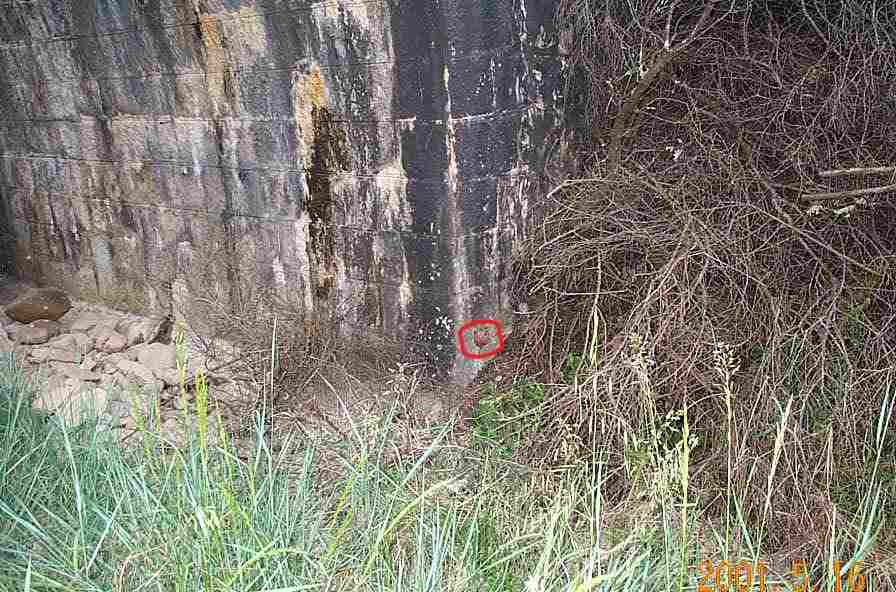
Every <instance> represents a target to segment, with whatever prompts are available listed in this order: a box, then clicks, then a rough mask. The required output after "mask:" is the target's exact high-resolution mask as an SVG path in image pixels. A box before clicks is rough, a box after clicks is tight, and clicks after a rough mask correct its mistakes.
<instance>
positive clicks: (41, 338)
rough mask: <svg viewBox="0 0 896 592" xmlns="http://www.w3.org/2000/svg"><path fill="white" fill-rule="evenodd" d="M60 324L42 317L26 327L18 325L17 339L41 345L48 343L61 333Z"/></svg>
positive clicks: (29, 343)
mask: <svg viewBox="0 0 896 592" xmlns="http://www.w3.org/2000/svg"><path fill="white" fill-rule="evenodd" d="M59 331H60V325H59V323H57V322H56V321H48V320H46V319H40V320H37V321H34V322H32V323H30V324H28V325H25V326H24V327H18V328H17V329H16V332H15V336H16V341H18V342H19V343H24V344H26V345H39V344H41V343H46V342H48V341H49V340H50V339H52V338H53V337H55V336H56V335H59Z"/></svg>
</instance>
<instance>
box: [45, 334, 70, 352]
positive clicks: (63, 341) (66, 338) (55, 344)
mask: <svg viewBox="0 0 896 592" xmlns="http://www.w3.org/2000/svg"><path fill="white" fill-rule="evenodd" d="M47 347H52V348H54V349H67V350H71V351H73V352H77V351H78V340H77V339H75V337H74V336H73V335H72V334H71V333H64V334H63V335H60V336H59V337H56V338H55V339H53V340H52V341H50V342H48V343H47Z"/></svg>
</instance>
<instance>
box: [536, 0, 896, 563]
mask: <svg viewBox="0 0 896 592" xmlns="http://www.w3.org/2000/svg"><path fill="white" fill-rule="evenodd" d="M557 22H558V23H561V25H562V27H563V31H562V32H561V35H560V39H561V43H560V49H561V53H563V54H565V59H566V60H567V65H566V67H567V71H568V81H569V85H570V86H569V88H568V89H567V96H568V97H573V98H572V99H570V102H571V104H570V108H571V109H578V110H579V112H580V114H581V115H582V117H583V120H584V123H585V124H586V126H585V127H586V128H587V129H589V130H593V134H591V135H590V137H589V138H586V139H585V140H584V142H583V146H582V147H583V148H584V150H583V152H584V153H587V154H589V155H590V157H589V158H588V159H586V160H587V162H585V163H584V167H583V170H584V171H585V172H584V173H583V174H582V176H581V178H577V179H569V180H566V181H563V182H562V183H559V184H558V185H557V187H556V188H555V189H554V190H553V191H551V192H550V194H549V195H548V196H547V199H546V202H545V204H544V209H545V214H544V217H543V219H542V220H541V221H540V223H539V226H538V227H537V228H536V229H535V231H534V232H532V233H531V236H532V239H531V240H530V242H529V244H528V245H527V247H526V249H525V256H524V257H523V258H521V260H520V261H519V273H520V276H519V277H520V279H521V281H522V284H523V286H524V287H525V289H526V290H527V294H528V299H529V306H530V310H531V311H532V314H531V315H530V317H529V318H530V321H529V323H528V333H527V341H526V353H525V356H526V358H527V359H529V360H544V361H545V362H544V368H543V370H544V371H545V372H546V373H547V374H548V376H549V380H548V382H552V383H555V384H557V383H560V382H561V380H560V373H561V369H562V368H563V367H564V365H565V364H567V362H568V360H569V359H571V356H572V359H575V360H579V359H581V360H583V363H581V365H580V366H579V369H580V370H579V373H578V376H577V378H576V380H574V381H572V384H569V383H567V384H563V385H560V386H554V387H553V388H552V393H551V397H550V404H549V406H548V407H547V413H546V416H545V418H544V420H543V425H541V426H540V429H539V431H538V436H537V438H536V439H535V440H533V442H532V443H531V446H530V448H529V449H528V452H529V454H530V455H531V456H532V457H534V458H536V459H539V460H542V461H544V460H550V453H551V452H553V451H556V450H558V449H559V448H561V445H567V446H568V445H569V442H573V443H574V445H575V450H576V456H578V458H579V459H580V460H581V459H588V458H593V455H595V454H597V455H602V456H604V457H606V458H607V459H608V460H609V462H610V466H611V467H614V468H616V469H617V470H618V471H619V472H618V473H617V474H618V475H623V476H624V477H623V478H620V479H618V481H617V483H618V485H617V489H616V492H617V501H619V500H622V499H624V498H626V497H627V496H629V495H630V494H631V492H632V491H633V487H634V486H635V484H634V482H633V479H632V474H631V471H630V470H627V469H630V464H631V463H630V459H627V458H626V454H627V451H628V450H630V448H631V441H630V438H629V437H630V435H631V434H644V433H645V432H648V433H649V432H650V431H651V429H652V428H651V427H650V426H655V425H656V423H657V421H661V420H662V418H663V417H667V414H668V413H671V412H674V411H675V410H680V409H683V408H685V407H687V408H688V410H689V414H690V425H691V431H692V432H693V433H696V434H697V435H698V436H699V444H698V446H697V448H696V449H695V451H694V453H693V459H692V461H693V471H694V474H693V482H692V485H691V486H692V487H693V488H694V489H695V490H696V491H697V492H698V494H699V496H700V497H701V502H702V503H705V504H706V505H707V506H708V507H709V508H711V509H712V511H713V512H714V513H715V515H717V516H718V515H721V514H722V513H723V512H724V505H725V503H727V502H726V499H728V498H726V495H725V490H726V487H727V486H728V484H727V483H726V482H727V479H728V475H729V472H728V471H727V469H726V467H727V466H729V464H730V466H731V471H730V474H731V487H732V488H733V489H734V491H733V492H732V493H733V494H735V495H734V497H735V498H736V499H739V500H745V501H744V503H745V506H744V507H743V511H744V513H745V520H746V521H747V523H748V524H750V525H752V526H757V525H764V526H765V527H766V532H767V533H768V535H769V537H770V543H771V545H772V547H773V548H775V549H776V550H782V551H784V552H786V553H787V554H789V555H790V556H792V557H796V558H799V559H808V560H810V561H811V560H814V559H816V558H817V557H820V556H823V555H822V553H823V549H824V548H825V545H826V541H829V536H830V532H831V528H832V521H833V520H834V514H835V512H837V513H839V517H838V519H837V520H838V522H837V524H845V523H846V522H847V521H848V520H847V519H845V518H844V516H846V517H848V516H851V515H853V514H854V513H855V512H857V511H858V510H859V501H858V499H857V496H859V493H858V491H859V488H860V487H862V486H863V485H864V484H865V482H866V481H867V480H868V479H869V467H868V464H867V463H866V462H865V459H866V458H867V454H868V450H869V447H870V446H871V445H872V444H873V442H871V441H869V438H871V439H872V440H873V436H869V434H873V433H874V423H875V422H876V421H877V420H878V416H879V413H880V410H881V404H882V401H883V400H884V397H885V396H887V395H888V394H889V396H891V397H892V396H893V395H894V392H896V391H894V385H896V370H894V360H896V187H894V183H896V168H894V165H896V161H894V158H896V126H894V121H896V94H894V90H896V3H894V2H861V1H858V0H845V1H843V2H833V1H821V0H804V1H797V2H773V1H771V0H753V1H750V0H733V1H731V0H710V1H701V2H677V1H674V0H672V1H669V0H634V1H622V0H563V1H562V2H560V6H559V15H558V20H557ZM573 101H578V102H577V103H576V104H572V102H573ZM633 336H634V338H633ZM632 345H634V346H635V347H634V348H633V347H632ZM638 360H640V363H638ZM726 377H727V378H726ZM645 380H646V381H647V382H648V383H649V388H648V389H645V388H644V385H645ZM726 384H727V386H726ZM726 389H727V391H728V394H727V396H726ZM645 397H646V398H645ZM789 400H792V411H791V413H790V414H789V416H788V418H787V422H786V424H785V425H784V430H785V432H784V434H785V435H784V437H783V441H782V444H781V446H782V448H781V454H780V460H777V459H778V457H777V456H776V455H774V454H773V452H774V448H775V435H776V425H778V424H779V423H780V422H781V421H782V410H783V408H784V405H786V404H787V402H788V401H789ZM729 406H730V411H729ZM657 418H659V420H658V419H657ZM729 419H731V420H732V422H733V423H732V424H731V425H727V422H728V421H729ZM676 425H677V424H676V423H675V421H674V420H672V422H671V426H667V427H669V428H670V429H669V430H668V432H669V433H675V432H676V430H677V429H680V426H678V427H677V428H676ZM886 434H887V436H886V438H887V440H886V443H885V450H886V451H887V452H888V454H889V455H890V456H889V460H887V461H886V462H885V463H884V465H885V466H884V471H885V473H886V475H887V477H886V478H887V479H889V480H890V481H889V483H890V487H891V488H892V487H893V485H892V483H893V482H894V480H896V466H894V464H893V462H892V458H893V456H894V455H896V427H894V426H893V425H890V426H889V427H888V428H887V430H886ZM776 460H777V462H778V464H777V466H773V461H776ZM769 475H774V480H773V481H769V480H768V477H769ZM885 482H886V479H885ZM891 493H893V492H892V491H891ZM767 496H768V502H769V503H768V504H766V501H767ZM892 499H894V498H893V497H891V498H890V502H889V504H890V505H889V506H888V510H889V512H890V515H891V516H892V515H893V512H894V510H896V507H894V506H893V505H892ZM766 506H768V508H770V511H768V512H767V511H766ZM890 536H892V534H891V535H890ZM890 542H891V543H892V541H890ZM884 544H886V541H884Z"/></svg>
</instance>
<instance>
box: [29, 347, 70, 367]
mask: <svg viewBox="0 0 896 592" xmlns="http://www.w3.org/2000/svg"><path fill="white" fill-rule="evenodd" d="M29 357H30V359H31V360H32V361H34V362H37V363H42V362H65V363H67V364H77V363H78V362H80V359H79V358H80V357H81V356H80V355H79V354H78V352H76V351H72V350H69V349H57V348H55V347H48V346H46V345H43V346H40V347H34V348H31V352H30V353H29Z"/></svg>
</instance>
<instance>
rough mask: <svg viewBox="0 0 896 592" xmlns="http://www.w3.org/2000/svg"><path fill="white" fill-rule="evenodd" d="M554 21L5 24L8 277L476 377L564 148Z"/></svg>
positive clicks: (301, 18)
mask: <svg viewBox="0 0 896 592" xmlns="http://www.w3.org/2000/svg"><path fill="white" fill-rule="evenodd" d="M554 4H555V2H552V1H549V0H441V1H440V0H414V1H410V0H371V1H368V2H361V1H354V2H350V1H330V2H311V1H308V0H243V1H240V0H34V1H22V0H16V1H14V2H7V3H4V5H3V7H2V10H0V39H2V41H0V43H2V45H0V109H2V115H0V120H2V121H0V154H2V159H0V191H2V199H3V201H4V204H5V205H6V206H7V208H8V210H9V214H8V218H9V219H11V223H12V226H13V227H14V229H15V247H14V253H13V254H12V255H9V258H10V259H14V261H15V265H16V268H17V270H18V273H19V274H20V275H21V276H23V277H26V278H28V279H31V280H33V281H35V282H37V283H38V284H44V285H56V286H60V287H64V288H65V289H67V290H68V291H69V292H70V293H72V294H73V295H74V296H76V297H78V298H81V299H85V300H92V301H98V302H104V303H107V304H113V305H116V306H121V307H125V308H129V309H131V310H135V311H144V312H170V311H171V309H172V307H174V306H175V304H176V300H177V294H179V293H183V290H192V291H193V292H195V291H197V290H200V291H203V292H206V294H205V295H209V294H211V295H214V297H216V298H223V299H226V298H227V297H228V294H231V291H232V289H233V287H234V284H235V283H236V282H245V283H246V284H248V285H252V286H266V287H270V288H273V289H275V290H276V291H277V292H279V293H280V294H281V295H282V296H283V297H284V298H289V299H291V300H292V301H294V302H296V303H297V304H298V305H300V306H301V307H303V308H304V309H305V310H307V311H312V312H314V313H315V314H322V315H333V314H335V315H338V316H339V318H341V319H342V324H343V327H345V328H346V329H347V330H358V331H371V332H375V333H382V334H385V335H389V336H397V337H399V338H401V339H403V340H404V341H405V343H406V344H407V347H408V348H409V349H415V350H416V351H420V352H423V353H426V354H427V355H429V356H431V357H432V358H433V359H434V360H435V361H436V362H438V364H439V365H440V366H441V367H443V368H446V369H454V370H455V371H457V372H459V373H460V374H458V375H462V374H464V372H466V370H468V368H467V369H465V366H464V365H463V363H462V362H463V360H462V359H461V358H460V357H459V355H458V353H457V349H456V347H455V343H454V331H455V330H456V328H457V326H458V325H459V324H460V323H462V322H464V321H465V320H467V319H470V318H483V317H485V318H492V317H498V318H503V319H505V320H507V318H508V317H507V311H508V310H509V307H510V302H509V297H508V295H507V282H508V279H509V278H508V271H509V269H508V263H509V258H510V255H511V253H512V250H513V245H514V243H515V242H517V240H518V238H519V237H520V235H521V234H522V232H523V231H524V229H525V226H526V222H527V217H528V216H529V211H530V204H529V197H530V195H532V194H533V193H534V192H533V188H534V187H537V185H538V183H539V181H540V179H541V175H542V169H543V166H544V162H545V159H546V158H547V156H548V153H549V151H550V150H551V148H552V147H553V146H555V145H556V143H557V138H558V137H559V135H560V134H559V132H558V130H559V129H560V126H561V124H562V121H561V113H560V93H559V88H560V86H559V74H560V64H559V60H558V59H557V56H556V51H555V49H554V47H555V44H554V41H553V39H554V35H553V29H552V13H553V10H554ZM197 278H201V281H200V282H198V283H197V282H196V281H192V280H196V279H197Z"/></svg>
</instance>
